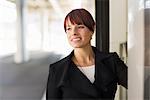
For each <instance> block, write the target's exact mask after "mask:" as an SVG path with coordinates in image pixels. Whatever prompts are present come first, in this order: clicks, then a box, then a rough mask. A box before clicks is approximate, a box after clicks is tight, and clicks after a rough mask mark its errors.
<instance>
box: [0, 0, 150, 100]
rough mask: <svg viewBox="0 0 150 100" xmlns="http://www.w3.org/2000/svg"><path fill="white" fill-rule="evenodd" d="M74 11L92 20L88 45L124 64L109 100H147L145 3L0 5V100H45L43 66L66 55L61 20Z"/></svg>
mask: <svg viewBox="0 0 150 100" xmlns="http://www.w3.org/2000/svg"><path fill="white" fill-rule="evenodd" d="M75 8H85V9H87V10H88V11H89V12H90V13H91V14H92V16H93V17H94V18H95V20H96V25H97V26H96V32H95V35H94V36H93V38H92V45H93V46H96V47H97V48H98V49H99V50H101V51H104V52H117V53H118V54H119V56H120V58H121V59H122V60H123V61H124V62H125V63H126V64H127V65H128V90H126V89H125V88H123V87H121V86H119V85H118V89H117V93H116V97H115V100H150V0H0V100H45V89H46V84H47V78H48V72H49V65H50V64H51V63H54V62H56V61H58V60H60V59H62V58H63V57H65V56H66V55H68V54H69V53H70V52H71V51H72V48H71V47H70V45H69V44H68V42H67V37H66V34H65V31H64V27H63V21H64V18H65V16H66V14H67V13H68V12H70V11H71V10H72V9H75Z"/></svg>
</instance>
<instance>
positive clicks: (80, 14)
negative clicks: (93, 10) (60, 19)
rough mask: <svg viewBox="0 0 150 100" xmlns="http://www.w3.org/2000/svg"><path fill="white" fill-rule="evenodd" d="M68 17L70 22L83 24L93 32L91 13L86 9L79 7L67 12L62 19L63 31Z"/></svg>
mask: <svg viewBox="0 0 150 100" xmlns="http://www.w3.org/2000/svg"><path fill="white" fill-rule="evenodd" d="M68 19H69V20H70V22H71V23H72V24H78V25H80V24H83V25H85V26H86V27H88V29H89V30H90V31H92V32H94V26H95V21H94V19H93V17H92V15H91V14H90V13H89V12H88V11H87V10H85V9H83V8H81V9H74V10H72V11H71V12H69V13H68V14H67V15H66V17H65V20H64V30H65V32H66V23H67V20H68Z"/></svg>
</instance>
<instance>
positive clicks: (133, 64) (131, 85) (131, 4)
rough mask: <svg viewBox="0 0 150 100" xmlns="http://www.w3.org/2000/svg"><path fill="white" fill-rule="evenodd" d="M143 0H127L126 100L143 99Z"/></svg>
mask: <svg viewBox="0 0 150 100" xmlns="http://www.w3.org/2000/svg"><path fill="white" fill-rule="evenodd" d="M143 1H144V0H128V66H129V69H128V100H143V83H144V73H143V71H144V12H143V11H144V4H143Z"/></svg>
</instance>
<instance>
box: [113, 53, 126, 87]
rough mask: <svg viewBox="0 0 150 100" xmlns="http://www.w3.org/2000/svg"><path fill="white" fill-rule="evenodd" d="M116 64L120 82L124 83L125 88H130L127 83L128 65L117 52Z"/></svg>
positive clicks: (115, 56) (115, 54) (115, 55)
mask: <svg viewBox="0 0 150 100" xmlns="http://www.w3.org/2000/svg"><path fill="white" fill-rule="evenodd" d="M114 59H115V66H116V75H117V79H118V84H119V85H122V86H123V87H125V88H128V84H127V82H128V81H127V70H128V67H127V66H126V64H125V63H124V62H123V61H122V60H121V59H120V58H119V56H118V55H117V53H116V52H115V53H114Z"/></svg>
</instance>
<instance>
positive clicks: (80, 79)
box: [69, 62, 98, 97]
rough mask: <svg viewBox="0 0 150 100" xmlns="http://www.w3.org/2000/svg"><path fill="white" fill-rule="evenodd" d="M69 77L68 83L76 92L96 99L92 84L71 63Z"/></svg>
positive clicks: (96, 95) (95, 91)
mask: <svg viewBox="0 0 150 100" xmlns="http://www.w3.org/2000/svg"><path fill="white" fill-rule="evenodd" d="M69 75H70V83H71V85H72V87H73V88H74V89H75V90H76V91H78V92H80V93H84V94H86V95H89V96H93V97H98V93H97V90H96V88H95V86H94V84H92V83H91V82H90V80H89V79H88V78H87V77H86V76H85V75H84V74H83V73H82V72H81V71H80V70H79V69H78V68H77V66H76V65H75V64H74V63H73V62H72V63H71V67H70V71H69Z"/></svg>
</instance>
